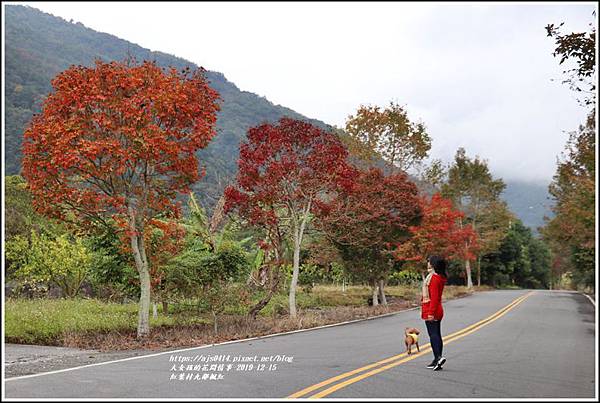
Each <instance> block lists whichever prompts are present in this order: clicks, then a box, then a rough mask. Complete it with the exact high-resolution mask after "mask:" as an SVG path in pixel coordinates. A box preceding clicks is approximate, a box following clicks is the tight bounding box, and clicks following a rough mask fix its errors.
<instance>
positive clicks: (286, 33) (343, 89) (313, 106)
mask: <svg viewBox="0 0 600 403" xmlns="http://www.w3.org/2000/svg"><path fill="white" fill-rule="evenodd" d="M21 4H29V5H31V6H32V7H35V8H38V9H41V10H43V11H45V12H49V13H51V14H54V15H56V16H60V17H63V18H65V19H66V20H70V19H73V20H75V21H78V22H81V23H83V24H84V25H85V26H87V27H89V28H92V29H94V30H97V31H101V32H107V33H110V34H113V35H116V36H118V37H119V38H122V39H125V40H128V41H130V42H133V43H136V44H139V45H141V46H143V47H146V48H149V49H151V50H158V51H162V52H165V53H170V54H173V55H176V56H179V57H182V58H185V59H188V60H190V61H192V62H194V63H196V64H198V65H201V66H203V67H205V68H206V69H208V70H213V71H219V72H221V73H223V74H224V75H225V77H226V78H227V79H228V80H230V81H232V82H233V83H235V84H236V85H237V86H238V87H239V88H241V89H242V90H245V91H251V92H254V93H256V94H259V95H262V96H265V97H267V98H268V99H269V100H270V101H272V102H274V103H276V104H281V105H284V106H287V107H290V108H292V109H294V110H296V111H297V112H299V113H302V114H304V115H306V116H308V117H311V118H317V119H320V120H322V121H324V122H327V123H329V124H333V125H336V126H340V127H342V126H344V124H345V121H346V118H347V117H348V115H350V114H352V113H354V112H355V111H356V109H357V107H358V106H359V105H360V104H370V105H375V104H376V105H380V106H384V105H386V104H388V103H389V102H390V101H392V100H393V101H395V102H398V103H400V104H402V105H406V108H407V110H408V112H409V116H410V117H411V118H412V119H414V120H421V121H423V122H424V123H425V125H426V126H427V128H428V132H429V133H430V135H431V137H432V139H433V144H432V150H431V152H430V155H431V157H433V158H441V159H442V160H444V161H445V162H450V161H451V160H452V158H453V156H454V154H455V152H456V149H457V148H458V147H465V149H466V150H467V155H470V156H475V155H478V156H480V157H482V158H484V159H486V160H488V162H489V165H490V167H491V169H492V172H493V173H494V175H496V176H497V177H502V178H504V179H507V180H513V179H523V180H531V181H543V182H549V181H550V180H551V178H552V175H553V174H554V172H555V168H556V157H557V156H558V155H559V154H560V153H561V151H562V150H563V148H564V144H565V141H566V139H567V138H568V134H567V133H566V132H568V131H571V130H574V129H576V128H577V126H578V125H579V124H580V123H582V122H583V121H584V119H585V115H586V110H585V109H584V108H583V107H581V106H579V105H578V103H577V101H576V99H575V95H574V93H573V92H572V91H570V90H569V88H568V86H567V85H565V84H561V83H560V81H561V79H562V78H563V76H562V74H561V71H562V70H563V67H562V66H559V64H558V59H556V58H554V57H553V56H552V51H553V49H554V42H553V40H552V39H551V38H548V37H546V31H545V29H544V27H545V26H546V25H547V24H549V23H555V24H558V23H560V22H563V21H564V22H565V26H564V28H565V29H564V31H565V32H572V31H584V30H589V26H588V24H589V23H590V22H592V21H594V20H595V17H593V16H592V12H593V11H594V10H597V6H596V5H595V4H594V3H590V2H587V3H586V2H581V3H545V4H544V3H530V4H507V3H496V4H490V3H479V4H477V3H464V4H461V3H424V4H423V3H387V2H386V3H372V2H369V3H354V2H353V3H338V2H335V3H278V4H273V3H251V4H249V3H174V2H169V3H155V2H152V3H120V2H109V3H99V2H89V3H72V2H69V3H44V2H29V3H21ZM553 79H555V81H552V80H553Z"/></svg>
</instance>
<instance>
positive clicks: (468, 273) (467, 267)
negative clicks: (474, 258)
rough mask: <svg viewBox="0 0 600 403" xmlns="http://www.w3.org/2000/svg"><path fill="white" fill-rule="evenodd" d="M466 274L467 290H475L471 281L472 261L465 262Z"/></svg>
mask: <svg viewBox="0 0 600 403" xmlns="http://www.w3.org/2000/svg"><path fill="white" fill-rule="evenodd" d="M465 272H466V273H467V288H473V280H472V279H471V261H470V260H469V259H467V260H465Z"/></svg>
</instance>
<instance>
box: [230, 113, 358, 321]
mask: <svg viewBox="0 0 600 403" xmlns="http://www.w3.org/2000/svg"><path fill="white" fill-rule="evenodd" d="M247 138H248V139H247V141H246V142H245V143H243V144H242V145H241V147H240V158H239V162H238V175H237V183H236V184H235V185H234V186H229V187H227V188H226V189H225V195H226V205H225V208H226V210H227V211H233V210H236V211H237V212H238V214H239V215H240V216H242V217H244V218H245V219H246V220H248V221H249V223H250V224H252V225H254V226H257V227H261V228H263V229H264V230H266V232H267V235H268V240H269V243H270V244H271V248H273V249H274V250H275V251H276V253H275V254H276V256H281V253H280V252H279V249H280V248H281V244H282V241H283V240H284V239H286V238H287V239H290V238H291V239H292V240H293V244H294V262H293V266H294V270H293V272H294V274H293V276H292V284H291V287H290V314H291V315H292V316H295V304H294V302H293V301H292V300H294V295H295V281H297V275H298V267H299V256H300V246H301V244H302V237H303V234H304V230H305V228H306V225H307V223H308V220H309V216H310V214H311V213H312V212H313V211H314V208H315V205H316V203H318V202H319V200H321V199H322V198H324V197H326V196H327V194H328V193H329V192H331V191H332V190H334V189H336V188H338V187H339V186H340V185H349V183H351V180H352V179H351V174H352V172H353V171H352V169H351V168H350V166H349V165H348V164H347V163H346V156H347V150H346V148H345V147H344V145H343V144H342V142H341V141H340V139H339V138H338V137H337V136H336V135H334V134H332V133H330V132H327V131H325V130H323V129H321V128H319V127H316V126H314V125H312V124H310V123H307V122H303V121H300V120H295V119H290V118H282V119H280V120H279V122H278V123H277V124H263V125H260V126H257V127H253V128H251V129H249V130H248V136H247Z"/></svg>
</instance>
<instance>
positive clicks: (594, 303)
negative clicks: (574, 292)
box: [582, 294, 596, 308]
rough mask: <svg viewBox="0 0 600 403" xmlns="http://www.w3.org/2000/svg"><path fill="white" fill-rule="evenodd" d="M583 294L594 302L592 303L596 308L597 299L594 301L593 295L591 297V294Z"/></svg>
mask: <svg viewBox="0 0 600 403" xmlns="http://www.w3.org/2000/svg"><path fill="white" fill-rule="evenodd" d="M582 295H585V296H586V297H587V299H589V300H590V302H591V303H592V305H594V308H595V307H596V301H594V300H593V299H592V297H590V296H589V295H587V294H582Z"/></svg>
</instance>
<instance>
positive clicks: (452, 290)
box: [5, 285, 482, 351]
mask: <svg viewBox="0 0 600 403" xmlns="http://www.w3.org/2000/svg"><path fill="white" fill-rule="evenodd" d="M479 289H482V288H476V289H475V290H479ZM472 292H473V291H470V290H468V289H467V288H466V287H458V286H447V287H446V288H445V289H444V300H448V299H453V298H458V297H462V296H465V295H469V294H470V293H472ZM386 294H387V295H388V296H389V300H388V305H387V306H377V307H371V306H367V305H366V303H367V298H368V297H369V296H370V289H369V288H368V287H360V286H350V287H347V288H346V290H345V291H342V290H341V287H335V286H328V285H318V286H316V287H314V288H313V290H312V291H311V292H310V293H305V292H299V293H298V294H297V302H298V308H299V315H298V318H297V319H291V318H289V316H288V315H287V295H282V294H280V295H276V296H275V297H274V298H273V299H272V301H271V302H270V303H269V305H267V307H265V309H263V311H262V312H261V315H259V316H258V317H257V319H256V320H249V319H248V318H247V317H246V316H245V315H244V311H245V309H242V308H240V307H228V309H226V311H225V312H226V314H224V315H222V316H220V317H219V318H218V319H217V324H218V331H217V333H215V332H214V328H213V321H212V317H211V316H210V314H208V315H202V314H190V313H189V312H187V313H179V314H169V315H164V314H163V313H162V312H160V307H159V315H158V317H157V318H156V319H154V318H152V315H150V325H151V334H150V336H149V337H148V338H147V339H145V340H143V341H139V340H137V339H136V326H137V309H138V307H137V304H134V303H132V304H118V303H108V302H102V301H98V300H93V299H73V300H65V299H37V300H16V299H8V300H7V301H6V304H5V314H6V315H5V341H6V342H7V343H20V344H42V345H53V346H64V347H77V348H92V349H99V350H102V351H109V350H125V349H140V348H146V349H161V348H172V347H189V346H196V345H201V344H210V343H219V342H223V341H229V340H238V339H243V338H249V337H256V336H262V335H266V334H272V333H280V332H286V331H291V330H298V329H306V328H311V327H316V326H322V325H327V324H332V323H339V322H344V321H349V320H355V319H363V318H368V317H372V316H377V315H381V314H384V313H390V312H395V311H400V310H404V309H408V308H411V307H417V306H418V301H419V294H418V290H415V289H414V288H409V287H387V288H386ZM415 319H418V318H417V317H416V318H415Z"/></svg>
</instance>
